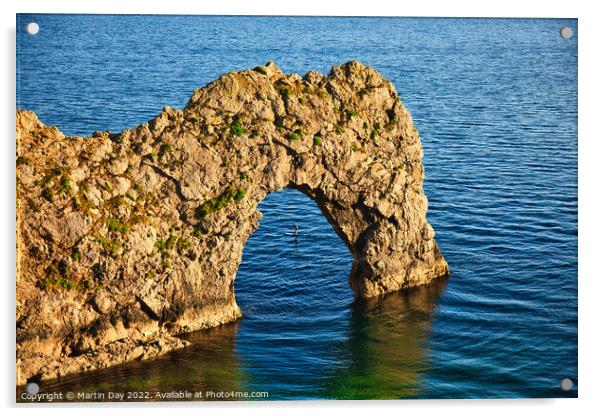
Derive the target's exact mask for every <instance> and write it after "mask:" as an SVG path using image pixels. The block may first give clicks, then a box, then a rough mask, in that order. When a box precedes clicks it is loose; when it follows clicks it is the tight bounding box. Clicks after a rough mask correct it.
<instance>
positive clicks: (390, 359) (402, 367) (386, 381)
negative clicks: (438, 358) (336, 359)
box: [324, 278, 447, 399]
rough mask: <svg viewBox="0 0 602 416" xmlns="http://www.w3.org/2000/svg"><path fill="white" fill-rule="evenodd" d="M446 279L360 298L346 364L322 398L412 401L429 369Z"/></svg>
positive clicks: (335, 372) (329, 379) (353, 309)
mask: <svg viewBox="0 0 602 416" xmlns="http://www.w3.org/2000/svg"><path fill="white" fill-rule="evenodd" d="M446 285H447V278H440V279H435V281H433V282H432V283H431V284H429V285H426V286H421V287H417V288H412V289H409V290H406V291H401V292H396V293H392V294H389V295H388V296H385V297H383V298H380V299H356V300H355V301H354V302H353V303H352V305H351V320H350V322H349V338H348V339H347V340H345V341H344V342H343V343H342V344H341V345H340V347H339V349H340V354H341V358H342V364H341V365H339V366H337V367H336V368H334V369H332V370H330V374H329V375H328V376H327V377H326V380H327V383H326V385H325V386H324V396H325V397H327V398H336V399H399V398H413V397H416V396H418V395H419V394H420V392H421V387H420V385H421V376H422V374H423V373H424V372H425V371H426V370H428V368H429V362H428V349H429V347H428V338H429V336H430V333H431V324H432V320H433V316H434V313H435V309H436V306H437V302H438V299H439V298H440V296H441V294H442V293H443V291H444V290H445V287H446Z"/></svg>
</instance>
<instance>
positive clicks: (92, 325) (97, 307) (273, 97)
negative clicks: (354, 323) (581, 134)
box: [17, 62, 448, 383]
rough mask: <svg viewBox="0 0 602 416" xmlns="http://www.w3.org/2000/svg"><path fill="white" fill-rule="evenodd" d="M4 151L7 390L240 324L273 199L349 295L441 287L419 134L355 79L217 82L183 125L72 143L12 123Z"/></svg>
mask: <svg viewBox="0 0 602 416" xmlns="http://www.w3.org/2000/svg"><path fill="white" fill-rule="evenodd" d="M17 146H18V149H17V152H18V158H17V175H18V199H17V205H18V209H17V217H18V218H17V221H18V224H17V242H18V244H17V245H18V250H17V255H18V259H17V263H18V264H17V341H18V345H17V350H18V375H17V378H18V382H19V383H23V382H24V381H25V380H27V379H28V378H29V377H32V376H36V377H39V378H49V377H55V376H57V375H61V374H66V373H70V372H76V371H82V370H84V369H90V368H98V367H104V366H108V365H112V364H116V363H119V362H123V361H127V360H131V359H135V358H147V357H151V356H154V355H157V354H161V353H163V352H165V351H167V350H170V349H173V348H177V347H180V346H182V345H184V343H183V342H182V341H181V340H179V339H178V338H175V337H174V335H177V334H178V333H182V332H187V331H193V330H197V329H202V328H207V327H212V326H217V325H220V324H222V323H225V322H229V321H232V320H234V319H237V318H238V317H239V316H240V310H239V308H238V306H237V305H236V303H235V300H234V292H233V290H234V285H233V283H234V278H235V275H236V270H237V268H238V264H239V262H240V259H241V256H242V251H243V247H244V244H245V242H246V240H247V238H248V237H249V236H250V234H251V233H252V232H253V231H254V230H255V228H257V226H258V221H259V216H260V214H259V213H258V212H257V210H256V207H257V204H258V203H259V202H260V201H261V200H262V199H263V198H264V197H265V196H266V195H267V194H269V193H270V192H274V191H277V190H280V189H282V188H284V187H291V188H295V189H298V190H299V191H301V192H303V193H304V194H306V195H308V196H309V197H310V198H311V199H313V200H314V201H316V202H317V204H318V206H319V207H320V209H321V210H322V212H323V213H324V215H325V216H326V218H327V219H328V220H329V221H330V223H331V224H332V225H333V227H334V229H335V231H336V232H337V234H338V235H339V236H340V237H341V238H342V240H343V241H344V242H345V244H346V245H347V247H349V250H350V251H351V253H352V255H353V257H354V261H353V265H352V269H351V275H350V278H349V281H350V284H351V287H352V288H353V290H354V292H355V293H356V295H357V296H359V297H373V296H377V295H381V294H384V293H387V292H390V291H395V290H398V289H402V288H406V287H411V286H416V285H420V284H424V283H428V282H429V281H430V280H431V279H433V278H435V277H437V276H441V275H445V274H447V272H448V268H447V264H446V262H445V260H444V259H443V257H442V255H441V253H440V251H439V249H438V247H437V244H436V243H435V240H434V231H433V229H432V227H431V226H430V225H429V224H428V222H427V220H426V210H427V200H426V197H425V195H424V193H423V190H422V180H423V167H422V163H421V159H422V147H421V143H420V138H419V134H418V132H417V131H416V129H415V128H414V125H413V123H412V120H411V117H410V114H409V113H408V112H407V110H406V109H405V107H404V106H403V104H402V102H401V100H400V99H399V97H398V96H397V93H396V91H395V88H394V86H393V85H392V83H391V82H389V81H386V80H384V79H383V78H382V77H381V76H380V74H378V73H377V72H376V71H375V70H374V69H372V68H369V67H365V66H363V65H362V64H360V63H358V62H350V63H347V64H344V65H341V66H338V67H333V68H332V71H331V73H330V74H329V75H328V76H324V75H322V74H319V73H317V72H309V73H307V74H306V75H305V76H304V77H301V76H299V75H296V74H291V75H286V74H283V73H282V72H281V71H280V70H279V69H278V68H277V67H276V66H275V65H274V64H273V63H268V64H267V65H266V66H260V67H257V68H255V69H254V70H246V71H241V72H232V73H228V74H226V75H223V76H221V77H220V78H219V79H217V80H216V81H214V82H212V83H210V84H208V85H207V86H205V87H204V88H201V89H199V90H196V91H195V92H194V94H193V95H192V97H191V99H190V101H189V102H188V104H187V105H186V107H185V108H184V109H183V110H175V109H170V108H165V109H164V110H163V111H162V112H161V114H159V115H158V116H157V117H155V118H154V119H152V120H150V121H149V122H148V123H145V124H142V125H140V126H138V127H136V128H133V129H131V130H125V131H123V132H121V133H119V134H111V133H110V132H95V133H94V134H93V135H92V137H91V138H86V139H84V138H79V137H66V136H65V135H64V134H63V133H61V132H60V131H59V130H58V129H56V128H55V127H48V126H45V125H44V124H42V123H41V122H40V121H39V120H38V119H37V117H36V116H35V114H34V113H31V112H28V111H18V112H17Z"/></svg>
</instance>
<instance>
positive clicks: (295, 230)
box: [293, 224, 299, 238]
mask: <svg viewBox="0 0 602 416" xmlns="http://www.w3.org/2000/svg"><path fill="white" fill-rule="evenodd" d="M298 234H299V226H298V225H297V224H295V226H294V231H293V235H294V236H295V238H297V235H298Z"/></svg>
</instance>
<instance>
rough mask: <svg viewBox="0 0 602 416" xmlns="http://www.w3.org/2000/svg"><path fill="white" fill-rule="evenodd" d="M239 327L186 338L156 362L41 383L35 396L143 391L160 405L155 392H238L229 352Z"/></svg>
mask: <svg viewBox="0 0 602 416" xmlns="http://www.w3.org/2000/svg"><path fill="white" fill-rule="evenodd" d="M238 325H239V322H233V323H230V324H226V325H223V326H221V327H217V328H212V329H209V330H206V331H198V332H194V333H191V334H188V335H186V336H185V339H186V340H188V341H190V342H191V343H192V345H190V346H188V347H186V348H184V349H181V350H177V351H173V352H171V353H169V354H167V355H165V356H163V357H161V358H158V359H154V360H149V361H138V362H131V363H127V364H124V365H119V366H116V367H111V368H107V369H103V370H98V371H93V372H90V373H83V374H79V375H74V376H68V377H63V378H60V379H57V380H51V381H48V382H43V383H41V385H40V387H41V388H40V393H44V392H68V391H71V392H75V393H77V392H142V391H144V392H151V397H150V399H151V400H159V398H156V397H154V393H157V392H160V393H169V392H172V391H179V390H187V391H190V392H191V393H193V394H194V392H197V391H202V392H207V391H209V390H211V391H214V392H218V391H226V392H229V391H241V390H242V388H241V386H240V384H239V383H240V382H241V381H242V380H244V375H243V374H242V373H241V371H240V365H239V361H238V358H237V356H236V354H235V350H234V342H235V337H236V332H237V329H238ZM104 400H106V401H110V400H109V398H108V397H105V398H104ZM163 400H164V399H163ZM75 401H81V400H75ZM91 401H97V400H91Z"/></svg>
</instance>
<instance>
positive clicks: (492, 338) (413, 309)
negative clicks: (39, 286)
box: [17, 15, 578, 399]
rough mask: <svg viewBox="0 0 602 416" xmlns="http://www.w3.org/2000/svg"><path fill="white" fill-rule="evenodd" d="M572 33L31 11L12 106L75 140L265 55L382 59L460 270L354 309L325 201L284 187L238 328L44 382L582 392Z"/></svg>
mask: <svg viewBox="0 0 602 416" xmlns="http://www.w3.org/2000/svg"><path fill="white" fill-rule="evenodd" d="M29 21H36V22H38V23H39V24H40V33H39V34H38V35H37V36H35V37H34V36H29V35H27V34H26V33H24V32H23V27H24V26H25V24H26V23H27V22H29ZM565 25H567V26H570V27H572V28H573V30H574V32H575V33H577V32H578V31H577V29H578V28H577V21H576V20H570V19H569V20H554V19H541V20H528V19H418V18H309V17H307V18H302V17H257V18H251V17H220V16H214V17H194V16H172V17H162V16H131V17H125V16H75V15H63V16H59V15H19V16H18V19H17V27H18V33H17V67H18V71H17V107H18V108H25V109H30V110H33V111H35V112H37V113H38V115H39V117H40V119H41V120H42V121H44V122H45V123H46V124H53V125H57V126H58V127H59V128H60V129H61V130H63V131H64V132H65V133H66V134H80V135H90V134H91V132H92V131H94V130H105V129H110V130H112V131H115V132H116V131H120V130H122V129H124V128H130V127H133V126H135V125H137V124H140V123H141V122H144V121H146V120H148V119H149V118H151V117H153V116H154V115H156V114H157V113H159V112H160V110H161V108H162V107H163V106H164V105H170V106H173V107H179V108H182V107H183V106H184V105H185V104H186V101H187V100H188V98H189V97H190V95H191V92H192V90H193V89H195V88H198V87H201V86H203V85H204V84H206V83H207V82H209V81H211V80H213V79H214V78H216V77H217V76H219V75H220V74H221V73H224V72H227V71H231V70H239V69H243V68H249V67H254V66H256V65H258V64H263V63H264V62H265V61H268V60H274V61H275V62H276V63H277V64H278V65H279V66H280V68H281V69H282V70H283V71H285V72H299V73H305V72H307V71H309V70H318V71H321V72H328V71H329V69H330V67H331V66H332V65H335V64H340V63H343V62H346V61H349V60H352V59H358V60H360V61H362V62H363V63H365V64H367V65H372V66H374V67H375V68H376V69H377V70H379V71H380V72H381V73H382V74H383V75H384V76H385V77H386V78H388V79H390V80H392V81H393V83H394V84H395V86H396V88H397V90H398V92H399V94H400V96H401V97H402V98H403V101H404V103H405V105H406V106H407V107H408V109H409V110H410V112H411V113H412V116H413V119H414V122H415V124H416V126H417V128H418V130H419V131H420V132H421V135H422V141H423V146H424V165H425V169H426V178H425V184H424V189H425V192H426V194H427V196H428V198H429V212H428V218H429V221H430V222H431V224H432V225H433V227H434V229H435V230H436V232H437V241H438V242H439V245H440V247H441V250H442V252H443V254H444V256H445V257H446V259H447V261H448V263H449V264H450V267H451V269H452V275H451V276H450V277H449V279H440V280H439V281H437V282H436V283H434V284H432V285H430V286H427V287H422V288H418V289H416V290H412V291H409V292H403V293H396V294H392V295H390V296H387V297H385V298H383V299H379V300H372V301H369V302H366V301H358V300H354V298H353V293H352V291H351V289H350V288H349V287H348V284H347V276H348V273H349V270H350V266H351V256H350V254H349V253H348V251H347V249H346V247H345V245H344V244H343V243H342V242H341V241H340V239H339V238H338V237H337V236H336V234H335V233H334V231H333V230H332V228H331V227H330V225H329V224H328V222H327V221H326V220H325V218H324V217H323V216H322V214H321V213H320V211H319V209H318V208H317V207H316V206H315V204H314V203H313V202H312V201H311V200H309V199H308V198H307V197H305V196H304V195H302V194H300V193H298V192H297V191H294V190H285V191H283V192H279V193H274V194H271V195H269V196H268V197H267V198H266V199H265V200H264V201H263V202H262V204H261V205H260V207H259V208H260V210H261V211H262V212H263V213H264V218H263V219H262V220H261V223H260V227H259V229H258V230H257V231H256V232H255V233H254V234H253V235H252V236H251V238H250V239H249V241H248V243H247V246H246V248H245V251H244V254H243V261H242V264H241V266H240V269H239V271H238V274H237V278H236V286H235V287H236V296H237V301H238V303H239V305H240V307H241V308H242V310H243V313H244V314H245V316H244V317H243V318H242V319H241V320H240V321H238V322H236V323H234V324H230V325H226V326H224V327H222V328H216V329H214V330H210V331H206V332H202V333H196V334H191V335H190V337H189V338H190V339H191V340H192V341H193V345H192V346H191V347H189V348H187V349H185V350H182V351H177V352H174V353H172V354H169V355H168V356H166V357H163V358H161V359H158V360H154V361H149V362H136V363H130V364H127V365H123V366H118V367H115V368H111V369H107V370H102V371H98V372H94V373H89V374H81V375H75V376H70V377H65V378H63V379H59V380H56V381H52V382H47V383H43V384H42V386H41V387H42V388H41V391H68V390H71V391H84V390H85V391H98V390H107V391H108V390H111V391H128V390H129V391H131V390H148V391H171V390H178V389H190V390H211V391H230V390H234V391H248V392H252V391H266V392H268V394H269V397H268V398H269V399H309V398H340V399H344V398H479V397H512V398H518V397H575V396H577V386H578V375H577V84H576V77H577V39H576V36H575V37H574V38H572V39H570V40H565V39H563V38H561V37H560V36H559V30H560V27H562V26H565ZM295 223H296V224H299V227H300V230H301V231H300V235H299V238H298V239H297V240H296V241H295V239H294V238H292V237H291V236H287V235H286V233H287V232H290V231H291V230H292V226H293V224H295ZM565 377H569V378H571V379H572V380H573V382H574V385H575V386H574V388H573V389H572V390H571V391H568V392H564V391H562V390H561V389H560V388H559V382H560V380H561V379H563V378H565Z"/></svg>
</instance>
